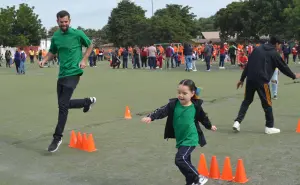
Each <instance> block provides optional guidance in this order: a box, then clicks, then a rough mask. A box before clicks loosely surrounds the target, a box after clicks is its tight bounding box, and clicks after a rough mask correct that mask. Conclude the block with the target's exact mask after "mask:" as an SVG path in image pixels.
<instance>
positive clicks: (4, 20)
mask: <svg viewBox="0 0 300 185" xmlns="http://www.w3.org/2000/svg"><path fill="white" fill-rule="evenodd" d="M15 17H16V10H15V6H12V7H6V8H1V9H0V28H1V29H0V45H3V46H13V45H14V40H15V38H14V37H13V34H12V33H13V28H14V23H15Z"/></svg>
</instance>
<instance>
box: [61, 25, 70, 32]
mask: <svg viewBox="0 0 300 185" xmlns="http://www.w3.org/2000/svg"><path fill="white" fill-rule="evenodd" d="M59 27H60V29H61V31H63V32H66V31H68V29H69V25H67V26H65V27H66V28H65V29H64V28H63V27H62V26H59Z"/></svg>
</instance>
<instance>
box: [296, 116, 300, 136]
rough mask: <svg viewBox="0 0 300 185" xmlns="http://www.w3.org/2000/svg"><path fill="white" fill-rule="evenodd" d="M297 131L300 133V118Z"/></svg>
mask: <svg viewBox="0 0 300 185" xmlns="http://www.w3.org/2000/svg"><path fill="white" fill-rule="evenodd" d="M296 132H297V133H300V119H299V120H298V126H297V129H296Z"/></svg>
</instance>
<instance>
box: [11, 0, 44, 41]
mask: <svg viewBox="0 0 300 185" xmlns="http://www.w3.org/2000/svg"><path fill="white" fill-rule="evenodd" d="M45 31H46V29H45V28H43V26H42V22H41V20H40V19H39V16H38V15H37V14H35V13H34V7H29V6H28V4H25V3H22V4H20V5H19V9H18V10H17V11H16V19H15V23H14V35H16V36H17V37H19V36H20V35H23V36H24V37H26V38H27V39H25V40H24V41H28V43H26V45H35V46H37V45H39V44H40V40H41V38H43V37H45V35H46V33H45Z"/></svg>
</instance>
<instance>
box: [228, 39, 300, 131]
mask: <svg viewBox="0 0 300 185" xmlns="http://www.w3.org/2000/svg"><path fill="white" fill-rule="evenodd" d="M279 43H280V41H279V39H277V38H276V37H271V39H270V43H268V44H263V45H261V46H259V47H257V48H255V49H254V51H253V52H252V54H251V55H250V57H249V61H248V63H247V65H246V67H245V69H244V71H243V73H242V76H241V79H240V81H239V82H238V84H237V88H239V87H242V86H243V82H244V80H245V78H247V81H246V90H245V97H244V101H243V103H242V105H241V107H240V111H239V113H238V116H237V118H236V119H235V122H234V124H233V129H234V130H236V131H240V123H241V122H242V121H243V119H244V117H245V115H246V112H247V110H248V108H249V105H250V104H251V103H252V101H253V97H254V93H255V92H257V93H258V95H259V98H260V100H261V104H262V107H263V109H264V111H265V117H266V128H265V133H266V134H275V133H279V132H280V130H279V129H277V128H274V118H273V111H272V102H271V94H270V90H269V86H268V83H269V82H270V80H271V78H272V76H273V74H274V71H275V68H278V69H279V70H280V71H281V72H282V73H283V74H285V75H286V76H288V77H290V78H292V79H296V78H299V77H300V76H299V74H294V73H293V72H292V71H291V70H290V68H289V67H288V66H287V64H286V63H285V62H284V61H283V59H282V58H281V57H280V55H279V53H277V51H276V49H277V48H278V47H279Z"/></svg>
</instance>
